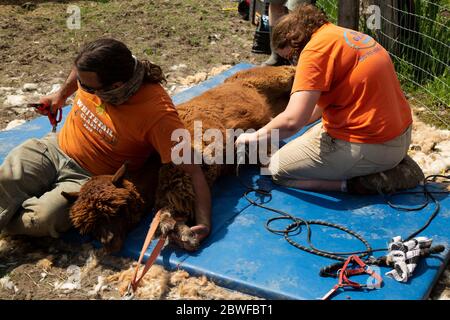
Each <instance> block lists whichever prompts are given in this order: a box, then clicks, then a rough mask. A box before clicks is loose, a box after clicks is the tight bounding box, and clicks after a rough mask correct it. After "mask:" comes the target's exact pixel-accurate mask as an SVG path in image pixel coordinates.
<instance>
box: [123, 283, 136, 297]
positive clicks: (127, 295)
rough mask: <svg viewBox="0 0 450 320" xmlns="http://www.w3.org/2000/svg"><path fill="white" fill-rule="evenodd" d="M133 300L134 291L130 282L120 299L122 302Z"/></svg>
mask: <svg viewBox="0 0 450 320" xmlns="http://www.w3.org/2000/svg"><path fill="white" fill-rule="evenodd" d="M133 299H134V291H133V288H132V286H131V282H130V283H129V284H128V287H127V291H126V292H125V294H124V295H123V297H122V300H133Z"/></svg>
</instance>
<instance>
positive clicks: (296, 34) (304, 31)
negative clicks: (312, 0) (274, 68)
mask: <svg viewBox="0 0 450 320" xmlns="http://www.w3.org/2000/svg"><path fill="white" fill-rule="evenodd" d="M327 22H328V18H327V16H326V14H325V13H324V12H323V11H322V10H321V9H319V8H317V7H316V6H314V5H311V4H300V5H299V6H298V7H297V8H296V9H295V10H294V11H292V12H291V13H289V14H288V15H285V16H283V17H282V18H281V19H280V20H279V22H278V23H277V24H276V25H275V27H274V28H273V32H272V43H273V46H274V48H276V49H283V48H285V47H286V46H290V47H292V48H294V49H298V50H302V49H303V48H304V47H305V45H306V44H307V43H308V41H309V40H310V39H311V35H312V34H313V33H314V32H315V31H316V30H317V29H319V28H320V27H321V26H322V25H324V24H325V23H327Z"/></svg>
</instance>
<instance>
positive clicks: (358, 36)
mask: <svg viewBox="0 0 450 320" xmlns="http://www.w3.org/2000/svg"><path fill="white" fill-rule="evenodd" d="M344 39H345V42H346V43H347V44H348V45H349V46H350V47H352V48H354V49H358V50H360V49H369V48H372V47H374V46H375V45H376V44H377V43H376V41H375V40H374V39H373V38H372V37H371V36H368V35H367V34H364V33H361V32H357V31H353V30H345V31H344Z"/></svg>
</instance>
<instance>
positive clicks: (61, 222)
mask: <svg viewBox="0 0 450 320" xmlns="http://www.w3.org/2000/svg"><path fill="white" fill-rule="evenodd" d="M89 176H90V174H89V173H88V172H87V171H85V170H84V169H83V168H81V167H80V166H79V165H78V164H77V163H76V162H75V161H74V160H72V159H71V158H69V157H68V156H67V155H65V154H64V153H63V152H62V151H61V150H60V149H59V148H58V142H57V136H56V134H54V133H50V134H49V135H47V136H46V137H44V138H43V139H30V140H28V141H26V142H24V143H23V144H21V145H20V146H18V147H16V148H14V149H13V150H12V151H11V152H10V154H9V155H8V156H7V157H6V159H5V161H4V162H3V164H2V165H1V166H0V231H4V232H5V233H7V234H25V235H31V236H49V235H50V236H53V237H57V236H58V235H59V233H60V232H63V231H67V230H68V229H69V228H70V227H71V224H70V220H69V204H68V202H67V200H66V199H65V198H64V197H63V196H62V195H61V191H66V192H75V191H79V190H80V188H81V185H82V184H83V183H84V182H86V181H87V179H88V178H89Z"/></svg>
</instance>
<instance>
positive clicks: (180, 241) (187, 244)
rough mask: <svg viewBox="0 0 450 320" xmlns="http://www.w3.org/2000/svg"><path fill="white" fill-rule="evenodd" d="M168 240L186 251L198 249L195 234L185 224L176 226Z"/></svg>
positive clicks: (198, 242)
mask: <svg viewBox="0 0 450 320" xmlns="http://www.w3.org/2000/svg"><path fill="white" fill-rule="evenodd" d="M169 239H170V242H171V243H173V244H175V245H176V246H178V247H180V248H181V249H184V250H186V251H197V250H198V249H199V247H200V241H199V240H198V238H197V236H196V234H195V233H194V232H193V231H192V230H191V229H190V228H189V227H188V226H187V225H185V224H183V225H177V226H176V228H175V230H174V231H173V232H172V233H171V234H170V235H169Z"/></svg>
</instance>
